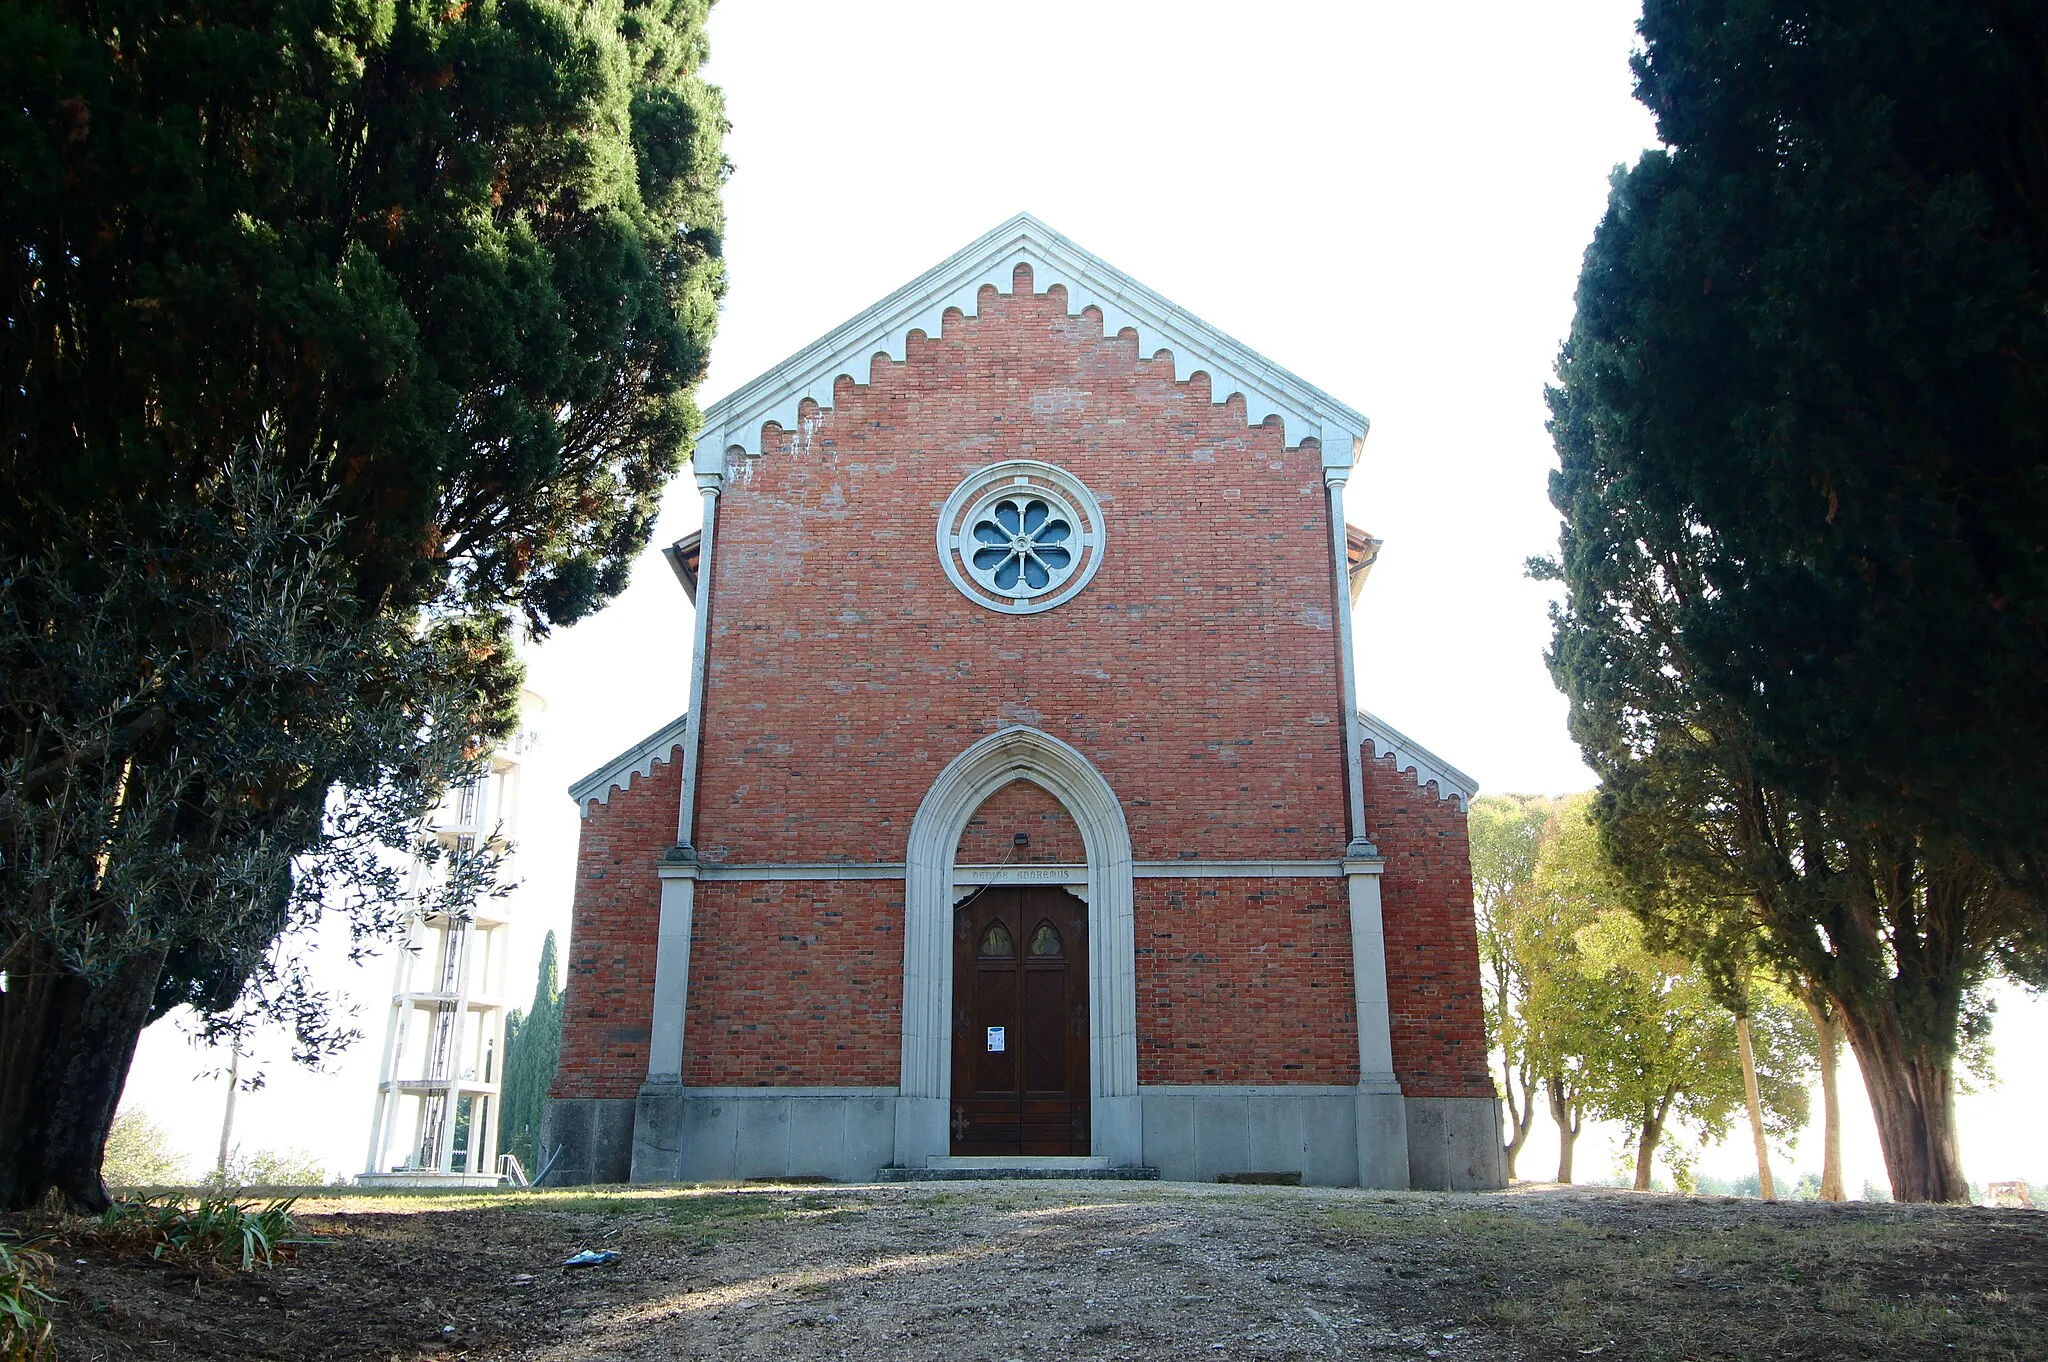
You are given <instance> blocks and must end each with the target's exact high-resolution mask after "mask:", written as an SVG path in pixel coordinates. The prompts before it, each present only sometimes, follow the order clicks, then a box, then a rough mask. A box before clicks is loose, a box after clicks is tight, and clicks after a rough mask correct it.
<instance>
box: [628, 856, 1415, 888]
mask: <svg viewBox="0 0 2048 1362" xmlns="http://www.w3.org/2000/svg"><path fill="white" fill-rule="evenodd" d="M1374 864H1377V863H1374ZM660 873H661V875H662V876H663V877H664V878H667V877H669V876H670V875H671V874H672V873H673V874H676V875H682V874H684V873H687V874H688V875H690V876H691V877H692V878H695V879H700V880H900V879H903V878H904V875H905V867H904V863H903V862H902V861H882V862H876V863H873V864H862V865H851V864H842V863H839V862H790V863H788V864H785V865H693V866H690V867H689V868H688V870H687V872H685V871H683V870H680V869H677V868H676V867H673V866H667V865H664V866H662V867H661V872H660ZM1344 873H1346V871H1345V862H1343V861H1133V862H1132V863H1131V874H1132V876H1133V877H1135V878H1137V879H1141V880H1286V879H1324V878H1329V879H1335V878H1337V877H1338V876H1339V875H1342V874H1344ZM1362 873H1367V874H1377V873H1378V871H1377V870H1372V871H1366V872H1362ZM953 882H954V883H955V884H969V885H983V884H1086V883H1088V867H1087V866H1086V865H1085V864H1077V863H1073V862H1064V861H1034V862H1027V863H1025V864H1022V865H962V866H955V867H954V868H953Z"/></svg>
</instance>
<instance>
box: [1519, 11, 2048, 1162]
mask: <svg viewBox="0 0 2048 1362" xmlns="http://www.w3.org/2000/svg"><path fill="white" fill-rule="evenodd" d="M1642 33H1643V37H1644V44H1645V46H1644V50H1643V52H1642V53H1641V54H1639V56H1638V57H1637V59H1636V70H1637V76H1638V82H1639V84H1638V93H1639V96H1640V97H1641V98H1642V99H1643V101H1644V102H1645V103H1646V104H1647V105H1648V106H1649V107H1650V108H1651V110H1652V111H1653V112H1654V113H1655V114H1656V116H1657V119H1658V128H1659V132H1660V136H1661V137H1662V139H1663V141H1664V143H1665V147H1664V148H1663V149H1659V150H1656V151H1652V152H1649V153H1646V154H1645V155H1644V156H1643V158H1642V159H1641V160H1640V161H1639V162H1638V163H1637V165H1636V166H1635V167H1634V168H1632V169H1630V170H1626V171H1622V172H1618V173H1617V174H1616V176H1615V178H1614V182H1613V189H1612V192H1611V195H1610V198H1609V203H1608V211H1607V214H1606V217H1605V218H1604V220H1603V221H1602V223H1601V224H1600V227H1599V229H1598V231H1597V233H1596V234H1595V237H1594V240H1593V243H1592V245H1591V247H1590V248H1589V249H1588V251H1587V254H1586V259H1585V264H1584V268H1583V270H1582V273H1581V275H1580V281H1579V292H1578V312H1577V316H1576V317H1575V319H1574V322H1573V327H1572V332H1571V336H1570V339H1569V340H1568V341H1567V343H1566V345H1565V347H1564V351H1563V354H1562V356H1561V358H1560V361H1559V367H1558V373H1559V382H1558V385H1557V386H1556V387H1555V388H1553V389H1552V390H1551V393H1550V401H1551V411H1552V418H1553V419H1552V423H1551V430H1552V434H1553V436H1554V438H1555V441H1556V444H1557V449H1558V453H1559V457H1560V460H1561V468H1560V470H1559V472H1558V473H1557V474H1556V475H1555V476H1554V478H1553V481H1552V499H1553V500H1554V501H1555V502H1556V504H1557V506H1558V507H1559V509H1560V510H1561V511H1562V512H1563V513H1564V515H1565V522H1566V523H1565V529H1564V533H1563V536H1562V541H1561V552H1560V556H1559V559H1558V560H1557V561H1556V562H1555V563H1550V564H1541V565H1538V569H1539V572H1540V573H1542V574H1544V575H1554V576H1556V577H1558V578H1560V579H1561V580H1562V581H1563V582H1564V584H1565V587H1566V591H1567V599H1566V602H1565V605H1564V607H1563V608H1562V609H1561V610H1560V611H1559V613H1558V615H1557V617H1556V636H1555V646H1554V649H1553V652H1552V656H1551V664H1552V668H1553V672H1554V674H1555V675H1556V677H1557V680H1558V682H1559V684H1560V686H1561V687H1562V688H1563V689H1564V691H1565V693H1566V695H1567V696H1568V697H1569V699H1570V701H1571V727H1572V733H1573V736H1574V737H1575V738H1576V739H1577V740H1578V742H1579V744H1580V746H1581V748H1582V750H1583V751H1584V753H1585V755H1586V759H1587V761H1588V763H1589V764H1590V765H1591V766H1592V767H1593V768H1594V769H1595V770H1596V771H1597V772H1598V773H1599V775H1600V777H1601V782H1602V796H1601V800H1600V803H1599V806H1598V809H1597V816H1598V819H1599V822H1600V826H1601V830H1602V834H1603V837H1604V840H1605V845H1606V849H1607V853H1608V855H1609V856H1610V857H1611V858H1612V859H1613V861H1614V862H1615V864H1616V865H1617V867H1618V868H1619V871H1620V873H1621V875H1622V877H1623V878H1624V879H1625V880H1627V881H1628V882H1629V883H1630V885H1631V887H1632V892H1633V893H1634V894H1635V895H1636V897H1637V899H1638V904H1639V906H1640V907H1641V908H1642V909H1643V911H1644V914H1645V920H1646V921H1647V922H1648V923H1649V925H1650V927H1651V933H1652V938H1653V944H1654V945H1656V946H1658V947H1659V948H1663V947H1665V946H1674V947H1677V948H1680V949H1682V950H1684V951H1685V952H1686V953H1687V954H1689V955H1691V956H1692V957H1693V958H1695V959H1697V960H1700V961H1702V962H1703V963H1704V964H1705V965H1706V967H1707V969H1708V971H1709V973H1710V975H1713V976H1714V978H1715V983H1716V986H1717V988H1720V989H1722V990H1723V991H1724V992H1725V991H1727V990H1728V989H1729V988H1730V987H1732V986H1733V985H1734V984H1735V982H1736V981H1738V980H1739V979H1740V977H1741V976H1742V974H1743V964H1744V962H1745V961H1757V962H1761V963H1763V964H1764V965H1767V966H1768V967H1769V969H1770V971H1772V972H1774V973H1776V974H1778V975H1780V976H1782V977H1783V978H1785V979H1786V980H1787V981H1788V982H1791V983H1795V984H1797V985H1798V986H1800V987H1801V988H1805V989H1815V990H1818V991H1819V992H1821V993H1822V994H1824V995H1825V996H1826V997H1827V998H1828V999H1829V1000H1830V1002H1831V1003H1832V1004H1833V1006H1834V1007H1835V1008H1836V1009H1837V1010H1838V1012H1839V1014H1840V1016H1841V1019H1842V1021H1843V1024H1844V1026H1845V1028H1846V1031H1847V1034H1848V1037H1849V1039H1850V1041H1851V1044H1852V1045H1853V1046H1854V1047H1855V1048H1856V1052H1857V1055H1858V1058H1859V1060H1860V1061H1861V1062H1862V1066H1863V1070H1864V1072H1865V1074H1866V1076H1867V1077H1869V1078H1870V1079H1871V1084H1872V1086H1871V1092H1872V1100H1873V1103H1874V1104H1875V1106H1876V1108H1877V1111H1878V1115H1879V1128H1880V1133H1881V1135H1882V1137H1883V1139H1884V1141H1885V1146H1886V1157H1887V1160H1888V1163H1889V1164H1890V1166H1891V1169H1892V1173H1893V1177H1894V1179H1895V1182H1896V1183H1897V1185H1898V1186H1899V1187H1900V1192H1901V1195H1902V1196H1910V1197H1915V1198H1918V1197H1925V1196H1935V1197H1941V1198H1951V1197H1955V1196H1959V1195H1960V1194H1961V1191H1962V1184H1961V1180H1960V1177H1961V1175H1960V1170H1959V1168H1958V1167H1956V1165H1955V1160H1954V1153H1953V1151H1954V1145H1955V1142H1954V1137H1953V1116H1952V1111H1951V1107H1950V1100H1951V1097H1952V1075H1951V1069H1952V1065H1953V1061H1954V1056H1955V1053H1956V1049H1957V1045H1958V1033H1959V1028H1960V1027H1961V1026H1962V1022H1963V1018H1964V1017H1965V1016H1966V1015H1967V1014H1968V1013H1969V1011H1970V1009H1971V1006H1972V1003H1971V999H1972V997H1973V994H1974V992H1975V990H1977V989H1978V988H1979V987H1980V986H1981V985H1982V983H1983V982H1984V981H1985V979H1986V978H1987V977H1989V975H1990V974H1991V973H1993V972H1994V971H1995V970H1997V969H1998V968H2000V967H2001V964H2003V965H2006V966H2017V965H2019V964H2020V963H2021V962H2023V961H2026V960H2030V959H2038V958H2039V957H2038V946H2033V947H2030V946H2029V942H2030V941H2032V942H2038V940H2039V937H2040V935H2041V932H2042V930H2043V926H2044V923H2048V919H2044V917H2043V915H2042V914H2041V913H2040V912H2039V905H2040V903H2041V901H2042V886H2043V874H2042V867H2043V866H2044V864H2048V860H2044V856H2043V846H2044V840H2043V839H2044V838H2048V824H2044V822H2043V820H2042V819H2041V818H2040V817H2039V810H2040V809H2041V808H2043V807H2048V742H2044V741H2043V738H2044V737H2048V689H2044V688H2043V687H2042V686H2041V685H2040V682H2039V678H2040V677H2041V676H2042V675H2043V674H2048V540H2044V537H2043V527H2044V526H2048V444H2044V441H2048V316H2044V314H2043V310H2042V308H2041V305H2040V297H2041V293H2042V286H2043V284H2044V283H2048V275H2044V268H2048V233H2044V232H2043V231H2042V230H2041V219H2040V216H2039V209H2038V205H2039V204H2040V203H2041V202H2042V201H2043V193H2044V191H2048V155H2044V151H2048V146H2044V142H2043V133H2042V131H2041V129H2042V128H2043V126H2044V123H2043V122H2042V120H2041V118H2040V113H2041V99H2042V95H2041V92H2042V91H2043V90H2044V89H2048V81H2044V79H2043V78H2042V68H2043V60H2044V59H2043V55H2042V54H2043V52H2044V50H2048V49H2044V46H2043V41H2042V39H2043V36H2044V29H2043V27H2042V21H2041V20H2040V19H2039V18H2038V17H2035V16H2031V15H2029V14H2027V13H2023V12H2022V11H2020V10H2018V9H2017V8H2015V7H2012V6H2007V5H2002V4H1993V3H1965V4H1939V5H1937V4H1929V3H1926V0H1883V2H1882V3H1876V4H1857V5H1848V4H1826V5H1820V6H1813V5H1800V6H1786V5H1777V4H1769V3H1763V4H1734V3H1732V2H1731V0H1716V2H1714V3H1707V4H1686V5H1679V4H1675V3H1671V2H1670V0H1652V3H1650V4H1649V5H1647V7H1646V9H1645V13H1644V19H1643V24H1642ZM2030 951H2031V952H2034V953H2032V954H2030Z"/></svg>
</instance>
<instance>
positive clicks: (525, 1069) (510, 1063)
mask: <svg viewBox="0 0 2048 1362" xmlns="http://www.w3.org/2000/svg"><path fill="white" fill-rule="evenodd" d="M561 1053H562V990H561V987H560V984H559V982H558V979H557V974H556V967H555V934H554V933H553V932H549V933H548V934H547V939H546V940H545V941H543V942H542V943H541V948H540V977H539V978H538V979H536V980H535V981H534V987H533V1005H532V1006H531V1007H530V1008H528V1009H527V1010H526V1011H524V1012H520V1011H514V1012H513V1013H512V1015H511V1016H510V1017H509V1018H507V1019H506V1022H505V1081H504V1086H503V1088H502V1089H501V1092H502V1094H503V1095H502V1096H501V1097H500V1098H499V1099H498V1102H499V1106H498V1148H499V1149H501V1150H503V1151H505V1152H506V1153H508V1154H513V1155H516V1156H517V1157H518V1159H519V1163H520V1166H521V1167H523V1168H525V1169H526V1173H527V1176H528V1177H533V1176H535V1175H537V1174H538V1173H539V1171H540V1117H541V1111H542V1108H543V1107H544V1106H545V1104H546V1102H547V1095H548V1089H549V1088H550V1087H552V1086H553V1085H554V1081H555V1065H556V1062H557V1061H558V1060H559V1059H560V1057H561Z"/></svg>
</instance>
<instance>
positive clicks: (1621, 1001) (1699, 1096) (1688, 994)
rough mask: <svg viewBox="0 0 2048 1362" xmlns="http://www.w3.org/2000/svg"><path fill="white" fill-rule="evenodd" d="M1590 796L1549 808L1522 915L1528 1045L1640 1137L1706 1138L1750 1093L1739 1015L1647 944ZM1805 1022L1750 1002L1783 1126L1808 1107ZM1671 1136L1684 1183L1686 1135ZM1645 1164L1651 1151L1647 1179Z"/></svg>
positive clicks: (1789, 1011) (1690, 971)
mask: <svg viewBox="0 0 2048 1362" xmlns="http://www.w3.org/2000/svg"><path fill="white" fill-rule="evenodd" d="M1592 803H1593V800H1592V797H1591V796H1587V795H1580V796H1576V797H1574V798H1572V799H1569V800H1566V801H1565V802H1564V803H1563V804H1562V805H1561V806H1560V807H1559V808H1558V809H1557V811H1556V812H1555V814H1554V815H1553V819H1552V822H1551V825H1550V826H1549V827H1548V828H1547V829H1546V830H1545V832H1544V834H1543V836H1542V838H1541V841H1540V848H1539V853H1538V858H1537V865H1536V872H1535V894H1534V896H1533V901H1532V903H1531V906H1530V909H1529V910H1528V911H1527V912H1525V913H1524V914H1523V916H1522V917H1521V919H1520V921H1519V928H1520V930H1519V932H1518V938H1519V942H1518V950H1519V953H1520V955H1521V957H1522V959H1523V960H1524V961H1526V962H1527V963H1528V967H1529V970H1530V985H1529V990H1528V995H1527V998H1526V1000H1525V1002H1524V1016H1525V1024H1526V1028H1527V1033H1528V1035H1529V1036H1530V1039H1531V1047H1532V1053H1533V1055H1534V1057H1535V1061H1536V1063H1537V1064H1538V1066H1539V1068H1540V1069H1541V1071H1543V1072H1545V1073H1552V1072H1558V1073H1564V1074H1567V1075H1569V1076H1570V1079H1571V1083H1572V1086H1573V1088H1574V1090H1575V1091H1576V1092H1577V1093H1578V1094H1579V1098H1580V1101H1581V1102H1582V1103H1583V1104H1584V1106H1585V1109H1586V1110H1587V1111H1588V1112H1589V1113H1591V1114H1592V1115H1594V1116H1596V1117H1599V1118H1602V1119H1606V1120H1611V1121H1615V1122H1618V1123H1620V1124H1621V1125H1622V1126H1624V1127H1625V1128H1626V1129H1627V1130H1628V1132H1629V1138H1630V1139H1631V1141H1634V1142H1636V1143H1637V1144H1638V1146H1639V1151H1649V1150H1654V1149H1656V1148H1657V1147H1658V1146H1659V1145H1660V1144H1661V1143H1662V1141H1663V1137H1664V1135H1665V1134H1666V1133H1667V1132H1669V1131H1670V1130H1671V1129H1672V1127H1674V1126H1677V1127H1680V1128H1683V1129H1684V1130H1686V1131H1687V1132H1688V1133H1689V1134H1690V1135H1692V1136H1693V1137H1694V1138H1695V1141H1696V1143H1698V1144H1708V1143H1712V1142H1714V1141H1716V1140H1719V1139H1721V1138H1722V1137H1724V1136H1725V1135H1726V1134H1727V1133H1728V1129H1729V1122H1730V1119H1731V1117H1732V1115H1733V1113H1734V1112H1735V1111H1736V1109H1737V1108H1738V1107H1740V1106H1741V1105H1742V1102H1743V1082H1742V1067H1741V1061H1740V1058H1739V1055H1738V1051H1737V1046H1736V1037H1735V1018H1734V1015H1733V1014H1732V1013H1731V1012H1729V1010H1728V1009H1727V1008H1726V1007H1724V1006H1723V1005H1722V1003H1721V1002H1720V1000H1719V999H1718V998H1717V997H1716V995H1715V991H1714V989H1713V987H1712V985H1711V984H1710V982H1709V981H1708V979H1707V978H1706V977H1705V975H1704V974H1703V972H1702V971H1700V970H1699V969H1698V968H1697V967H1696V966H1694V965H1693V963H1692V962H1691V961H1689V960H1687V959H1685V958H1684V957H1683V956H1679V955H1675V954H1672V953H1669V952H1665V951H1659V950H1656V949H1653V948H1652V946H1651V944H1650V942H1649V940H1648V938H1647V936H1646V934H1645V932H1644V930H1643V927H1642V924H1641V923H1640V922H1639V921H1638V919H1637V917H1636V915H1635V914H1634V913H1633V912H1631V911H1630V907H1629V904H1630V899H1629V895H1628V891H1627V889H1626V887H1625V886H1624V885H1623V884H1622V883H1621V882H1619V881H1618V880H1617V879H1616V878H1615V876H1614V875H1613V873H1612V871H1611V869H1610V868H1609V866H1608V864H1607V861H1606V859H1605V858H1604V856H1603V855H1602V852H1601V847H1600V843H1599V836H1598V832H1597V830H1596V829H1595V827H1594V825H1593V823H1592V821H1591V819H1590V817H1589V812H1590V808H1591V805H1592ZM1802 1027H1803V1018H1802V1016H1801V1015H1800V1013H1799V1012H1797V1011H1795V1010H1794V1009H1793V1008H1792V1007H1791V1006H1790V1005H1789V1003H1777V1002H1773V1003H1771V1004H1770V1005H1768V1006H1767V1005H1765V1004H1764V1003H1763V1002H1762V1001H1761V1000H1760V1001H1759V1003H1758V1004H1757V1005H1756V1006H1755V1007H1754V1008H1753V1010H1752V1032H1753V1035H1752V1039H1753V1042H1754V1046H1755V1050H1756V1060H1757V1078H1758V1083H1759V1086H1760V1088H1761V1091H1762V1103H1763V1108H1764V1112H1765V1118H1766V1120H1765V1125H1766V1129H1767V1131H1769V1133H1770V1134H1772V1135H1773V1136H1775V1137H1776V1138H1778V1139H1780V1140H1789V1139H1791V1138H1792V1137H1793V1136H1794V1135H1795V1134H1796V1133H1797V1132H1798V1130H1799V1129H1800V1128H1801V1127H1802V1126H1803V1125H1804V1124H1805V1122H1806V1117H1807V1111H1806V1105H1807V1103H1806V1084H1805V1075H1806V1073H1807V1072H1808V1070H1809V1069H1810V1068H1811V1065H1812V1050H1813V1042H1812V1040H1811V1038H1810V1035H1809V1032H1810V1027H1806V1028H1805V1029H1802ZM1663 1148H1664V1153H1665V1158H1666V1162H1667V1163H1669V1164H1670V1165H1671V1167H1672V1170H1673V1173H1674V1175H1675V1176H1676V1177H1678V1178H1679V1179H1680V1180H1681V1183H1683V1181H1684V1180H1685V1179H1687V1178H1688V1177H1689V1175H1690V1158H1691V1154H1692V1148H1691V1147H1690V1146H1688V1145H1685V1144H1678V1145H1664V1146H1663ZM1647 1172H1648V1158H1647V1153H1645V1154H1644V1157H1643V1158H1642V1159H1641V1160H1639V1161H1638V1166H1637V1175H1638V1183H1639V1185H1642V1180H1643V1178H1644V1177H1646V1176H1647Z"/></svg>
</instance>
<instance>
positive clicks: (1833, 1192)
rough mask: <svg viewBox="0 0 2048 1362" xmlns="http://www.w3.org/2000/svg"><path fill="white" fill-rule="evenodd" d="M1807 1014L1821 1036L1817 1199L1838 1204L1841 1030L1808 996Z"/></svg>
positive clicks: (1817, 1003)
mask: <svg viewBox="0 0 2048 1362" xmlns="http://www.w3.org/2000/svg"><path fill="white" fill-rule="evenodd" d="M1806 1011H1807V1014H1808V1015H1809V1016H1811V1017H1812V1018H1813V1029H1814V1030H1815V1031H1816V1032H1817V1033H1819V1035H1820V1109H1821V1155H1820V1199H1821V1200H1822V1201H1840V1200H1842V1199H1843V1197H1842V1099H1841V1093H1840V1091H1839V1090H1838V1089H1837V1088H1836V1086H1835V1078H1836V1065H1837V1060H1838V1054H1837V1049H1836V1047H1837V1045H1838V1043H1839V1041H1840V1039H1841V1034H1842V1026H1841V1023H1840V1022H1838V1021H1836V1020H1835V1019H1834V1018H1833V1017H1831V1016H1829V1015H1828V1010H1827V1008H1825V1007H1824V1006H1822V1005H1821V1004H1820V1003H1819V1002H1817V1001H1816V1000H1815V999H1814V997H1813V996H1812V995H1811V994H1809V995H1807V998H1806Z"/></svg>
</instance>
